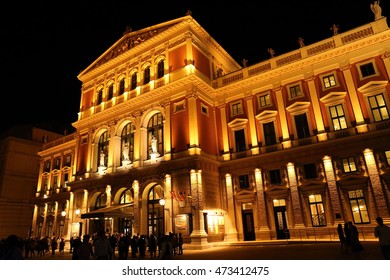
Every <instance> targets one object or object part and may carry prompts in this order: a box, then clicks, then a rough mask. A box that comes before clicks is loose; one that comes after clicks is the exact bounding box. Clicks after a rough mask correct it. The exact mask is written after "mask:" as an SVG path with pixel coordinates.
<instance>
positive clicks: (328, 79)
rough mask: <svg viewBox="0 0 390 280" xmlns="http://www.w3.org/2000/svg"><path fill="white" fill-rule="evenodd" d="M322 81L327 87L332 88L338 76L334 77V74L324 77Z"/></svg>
mask: <svg viewBox="0 0 390 280" xmlns="http://www.w3.org/2000/svg"><path fill="white" fill-rule="evenodd" d="M322 81H323V82H324V87H325V88H331V87H334V86H335V85H336V78H335V77H334V75H333V74H332V75H328V76H325V77H323V78H322Z"/></svg>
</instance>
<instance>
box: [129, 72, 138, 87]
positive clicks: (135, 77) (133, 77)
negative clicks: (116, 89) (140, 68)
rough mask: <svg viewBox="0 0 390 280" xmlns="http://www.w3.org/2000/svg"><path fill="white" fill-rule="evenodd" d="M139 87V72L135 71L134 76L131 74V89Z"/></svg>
mask: <svg viewBox="0 0 390 280" xmlns="http://www.w3.org/2000/svg"><path fill="white" fill-rule="evenodd" d="M136 87H137V73H134V74H133V75H132V76H131V88H130V90H133V89H135V88H136Z"/></svg>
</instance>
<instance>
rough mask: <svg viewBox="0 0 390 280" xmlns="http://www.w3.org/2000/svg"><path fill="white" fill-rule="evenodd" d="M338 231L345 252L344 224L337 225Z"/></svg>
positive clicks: (342, 249) (341, 246)
mask: <svg viewBox="0 0 390 280" xmlns="http://www.w3.org/2000/svg"><path fill="white" fill-rule="evenodd" d="M337 233H338V235H339V240H340V250H341V251H342V252H343V253H345V248H346V246H345V240H346V239H345V235H344V230H343V225H342V224H338V225H337Z"/></svg>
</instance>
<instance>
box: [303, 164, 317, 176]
mask: <svg viewBox="0 0 390 280" xmlns="http://www.w3.org/2000/svg"><path fill="white" fill-rule="evenodd" d="M303 170H304V172H305V179H317V178H318V176H317V168H316V164H315V163H308V164H304V165H303Z"/></svg>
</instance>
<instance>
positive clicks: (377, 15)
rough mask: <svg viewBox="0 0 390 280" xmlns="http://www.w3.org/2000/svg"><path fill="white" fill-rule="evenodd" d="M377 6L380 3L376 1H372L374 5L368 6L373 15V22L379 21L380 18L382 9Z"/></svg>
mask: <svg viewBox="0 0 390 280" xmlns="http://www.w3.org/2000/svg"><path fill="white" fill-rule="evenodd" d="M379 4H380V1H379V0H378V1H374V4H371V5H370V8H371V11H372V12H373V13H374V15H375V20H377V19H380V18H381V17H382V8H381V6H380V5H379Z"/></svg>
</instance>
